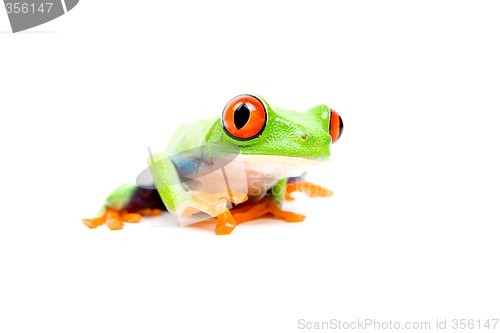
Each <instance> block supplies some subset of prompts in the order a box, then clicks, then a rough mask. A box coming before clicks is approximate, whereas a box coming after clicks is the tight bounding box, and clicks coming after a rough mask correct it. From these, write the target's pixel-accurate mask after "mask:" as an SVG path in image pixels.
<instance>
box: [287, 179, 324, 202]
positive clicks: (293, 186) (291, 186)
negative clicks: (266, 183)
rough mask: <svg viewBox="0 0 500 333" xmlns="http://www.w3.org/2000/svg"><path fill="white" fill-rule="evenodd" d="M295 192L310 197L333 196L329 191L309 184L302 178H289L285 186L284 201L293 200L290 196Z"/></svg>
mask: <svg viewBox="0 0 500 333" xmlns="http://www.w3.org/2000/svg"><path fill="white" fill-rule="evenodd" d="M296 191H299V192H303V193H305V194H307V195H308V196H310V197H330V196H332V195H333V192H332V191H330V190H329V189H327V188H324V187H321V186H319V185H316V184H313V183H310V182H308V181H306V180H304V179H303V178H290V179H289V180H288V182H287V184H286V189H285V199H286V200H295V198H294V197H292V195H291V194H292V193H293V192H296Z"/></svg>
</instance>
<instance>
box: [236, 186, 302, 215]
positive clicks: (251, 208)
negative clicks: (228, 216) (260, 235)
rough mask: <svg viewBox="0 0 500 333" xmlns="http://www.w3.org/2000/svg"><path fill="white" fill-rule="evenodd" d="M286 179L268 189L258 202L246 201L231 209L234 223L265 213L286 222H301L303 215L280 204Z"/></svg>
mask: <svg viewBox="0 0 500 333" xmlns="http://www.w3.org/2000/svg"><path fill="white" fill-rule="evenodd" d="M287 181H288V179H287V178H285V179H282V180H280V181H279V182H278V183H276V185H274V186H273V188H272V189H271V191H270V194H269V195H268V196H266V197H264V198H263V199H261V200H260V201H258V202H247V203H244V204H243V205H240V206H237V207H236V208H234V209H232V210H231V212H232V213H233V218H234V220H235V221H236V223H242V222H247V221H250V220H254V219H257V218H259V217H262V216H264V215H267V214H271V215H273V216H274V217H275V218H277V219H280V220H284V221H286V222H302V221H304V219H305V216H304V215H300V214H296V213H293V212H288V211H284V210H282V209H281V205H282V203H283V200H284V198H285V194H286V184H287Z"/></svg>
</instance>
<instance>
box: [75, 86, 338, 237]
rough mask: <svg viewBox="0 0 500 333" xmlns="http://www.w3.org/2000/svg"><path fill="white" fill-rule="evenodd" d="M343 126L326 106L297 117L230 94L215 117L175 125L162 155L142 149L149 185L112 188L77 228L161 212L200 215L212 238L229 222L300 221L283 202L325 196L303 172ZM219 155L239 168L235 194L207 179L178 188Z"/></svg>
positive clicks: (324, 156)
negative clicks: (200, 184)
mask: <svg viewBox="0 0 500 333" xmlns="http://www.w3.org/2000/svg"><path fill="white" fill-rule="evenodd" d="M343 128H344V123H343V120H342V118H341V117H340V115H339V114H338V113H337V112H336V111H334V110H333V109H332V108H330V107H329V106H328V105H327V104H318V105H316V106H313V107H311V108H309V109H308V110H306V111H304V112H298V111H295V110H291V109H287V108H282V107H279V106H275V105H271V104H269V103H268V102H267V101H266V100H265V99H264V98H263V97H261V96H260V95H257V94H240V95H237V96H235V97H233V98H232V99H230V100H229V102H227V103H226V104H225V106H224V108H223V110H222V115H221V116H219V117H213V118H209V119H204V120H200V121H197V122H194V123H189V124H184V125H181V126H180V127H179V128H178V129H177V131H176V132H175V133H174V135H173V136H172V139H171V140H170V142H169V144H168V146H167V148H166V149H165V150H164V151H161V152H158V153H154V154H153V153H151V152H150V156H149V159H148V170H149V172H150V174H151V177H152V179H153V185H152V186H150V187H142V186H140V185H138V184H137V182H136V183H134V184H132V183H129V184H123V185H121V186H119V187H118V188H117V189H116V190H115V191H113V192H112V193H111V194H110V195H109V196H108V198H107V199H106V201H105V204H104V205H103V207H102V208H101V210H100V212H99V213H98V214H97V217H95V218H91V219H83V223H84V224H85V225H86V226H87V227H89V228H91V229H93V228H97V227H99V226H101V225H106V226H107V227H108V228H109V229H111V230H120V229H122V228H123V226H124V223H137V222H139V221H141V219H142V218H143V217H144V216H158V215H162V214H163V213H165V212H169V213H172V214H174V215H176V216H191V215H193V214H205V215H206V217H207V219H206V220H205V221H213V222H215V228H214V231H215V234H216V235H228V234H231V233H232V232H233V230H234V229H235V227H236V225H238V224H240V223H243V222H248V221H251V220H255V219H259V218H262V217H271V218H276V219H279V220H283V221H285V222H302V221H304V219H305V216H304V215H302V214H297V213H294V212H291V211H286V210H283V203H284V201H285V200H294V199H295V198H294V196H293V195H292V194H293V193H294V192H297V191H298V192H303V193H305V194H306V195H308V196H310V197H328V196H332V195H333V192H332V191H331V190H329V189H327V188H324V187H322V186H320V185H317V184H314V183H311V182H309V181H307V180H306V177H305V176H306V173H307V170H308V169H309V168H310V167H312V166H314V165H316V164H320V163H324V162H326V161H328V160H329V158H330V156H331V145H332V144H334V143H335V142H337V141H338V140H339V138H340V137H341V135H342V132H343ZM199 147H204V148H203V149H199ZM214 147H216V148H217V149H215V148H214ZM214 151H217V152H218V153H215V152H214ZM221 152H222V155H223V153H228V154H227V155H229V156H232V157H231V158H235V156H236V157H237V158H238V159H239V160H240V161H241V163H243V164H242V165H243V166H244V168H243V171H242V173H241V172H240V174H241V175H242V176H241V178H242V183H243V184H244V185H245V186H244V187H243V190H235V189H233V190H231V189H230V187H229V186H226V187H225V189H224V186H222V187H221V186H215V185H221V183H222V185H228V184H224V182H222V181H220V180H214V179H216V177H210V176H209V177H208V178H209V179H212V183H211V184H209V185H206V184H205V187H201V189H200V188H199V187H197V186H193V185H192V184H193V182H191V183H189V182H187V183H188V184H191V185H186V181H185V180H186V179H190V180H195V181H196V180H197V178H199V179H201V178H200V177H199V176H200V175H201V174H204V175H206V174H207V172H206V171H207V165H208V166H210V165H212V166H213V163H212V162H207V161H213V160H210V158H211V157H213V156H215V155H218V154H220V153H221ZM208 169H209V170H212V169H210V168H208ZM218 169H220V166H218ZM222 169H224V168H222ZM212 171H213V170H212ZM240 171H241V170H240ZM208 174H209V173H208ZM205 178H207V177H205ZM194 183H196V182H194ZM216 187H217V188H216Z"/></svg>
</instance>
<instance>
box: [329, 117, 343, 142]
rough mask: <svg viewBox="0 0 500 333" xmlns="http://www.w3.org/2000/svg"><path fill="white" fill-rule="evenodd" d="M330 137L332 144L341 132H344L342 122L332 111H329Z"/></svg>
mask: <svg viewBox="0 0 500 333" xmlns="http://www.w3.org/2000/svg"><path fill="white" fill-rule="evenodd" d="M330 113H331V115H330V136H331V137H332V144H333V143H334V142H336V141H337V140H338V139H340V136H341V135H342V131H343V130H344V122H343V121H342V118H340V116H339V114H338V113H337V112H335V111H334V110H333V109H330Z"/></svg>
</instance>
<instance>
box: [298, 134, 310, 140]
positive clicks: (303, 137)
mask: <svg viewBox="0 0 500 333" xmlns="http://www.w3.org/2000/svg"><path fill="white" fill-rule="evenodd" d="M308 137H309V135H307V134H302V136H301V137H300V138H301V139H302V141H304V140H306V139H307V138H308Z"/></svg>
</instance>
